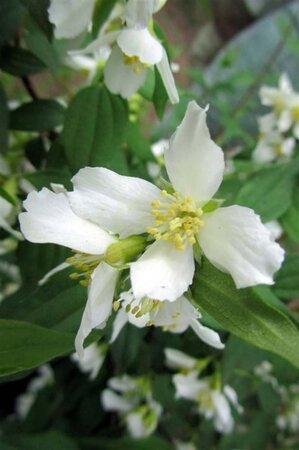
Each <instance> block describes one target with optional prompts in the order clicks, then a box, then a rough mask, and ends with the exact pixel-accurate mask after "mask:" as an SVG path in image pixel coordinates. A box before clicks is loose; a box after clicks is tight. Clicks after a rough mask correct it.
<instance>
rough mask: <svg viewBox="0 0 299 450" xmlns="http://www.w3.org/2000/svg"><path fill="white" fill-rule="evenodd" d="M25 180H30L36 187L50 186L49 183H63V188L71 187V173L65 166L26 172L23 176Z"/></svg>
mask: <svg viewBox="0 0 299 450" xmlns="http://www.w3.org/2000/svg"><path fill="white" fill-rule="evenodd" d="M24 178H26V180H28V181H30V183H32V184H33V186H35V187H36V189H38V190H39V189H42V188H43V187H48V188H50V187H51V183H57V184H63V185H64V187H65V188H67V189H68V188H71V182H70V178H71V174H70V172H69V171H68V170H67V169H66V168H62V169H61V170H58V169H57V170H50V169H49V170H43V171H37V172H32V173H28V174H26V175H25V176H24Z"/></svg>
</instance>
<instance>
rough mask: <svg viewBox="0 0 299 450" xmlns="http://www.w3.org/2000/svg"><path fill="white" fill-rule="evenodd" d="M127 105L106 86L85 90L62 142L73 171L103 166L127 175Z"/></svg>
mask: <svg viewBox="0 0 299 450" xmlns="http://www.w3.org/2000/svg"><path fill="white" fill-rule="evenodd" d="M127 120H128V119H127V107H126V103H125V102H124V101H123V100H122V99H121V98H120V97H119V96H116V95H112V94H110V93H109V92H108V91H107V89H106V88H105V87H103V86H90V87H88V88H85V89H82V90H81V91H80V92H79V93H78V94H77V95H76V96H75V97H74V98H73V100H72V101H71V103H70V106H69V108H68V110H67V112H66V117H65V125H64V130H63V135H62V142H63V145H64V148H65V154H66V158H67V161H68V163H69V166H70V168H71V170H72V171H73V172H76V171H78V170H79V169H80V168H81V167H84V166H87V165H89V166H103V167H107V168H109V169H113V170H116V171H118V172H120V173H127V166H126V160H125V157H124V152H123V149H122V145H123V144H124V141H125V135H126V129H127Z"/></svg>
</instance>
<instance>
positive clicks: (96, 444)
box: [80, 436, 173, 450]
mask: <svg viewBox="0 0 299 450" xmlns="http://www.w3.org/2000/svg"><path fill="white" fill-rule="evenodd" d="M80 444H81V445H82V449H83V450H103V449H105V450H124V449H130V450H153V449H159V450H171V449H172V448H173V446H171V445H170V444H169V443H168V442H166V441H164V440H163V439H161V438H158V437H155V436H150V437H148V438H144V439H133V438H126V437H125V438H122V439H102V438H99V437H97V438H89V439H88V438H87V439H81V441H80Z"/></svg>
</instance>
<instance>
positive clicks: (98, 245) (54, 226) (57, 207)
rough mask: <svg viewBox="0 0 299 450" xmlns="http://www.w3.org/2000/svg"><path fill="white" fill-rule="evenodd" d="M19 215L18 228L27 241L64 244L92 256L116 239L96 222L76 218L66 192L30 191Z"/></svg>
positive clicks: (101, 252)
mask: <svg viewBox="0 0 299 450" xmlns="http://www.w3.org/2000/svg"><path fill="white" fill-rule="evenodd" d="M24 207H25V208H26V210H27V212H24V213H21V214H20V215H19V220H20V225H21V231H22V233H23V234H24V236H25V237H26V239H28V240H29V241H30V242H36V243H46V242H47V243H52V244H59V245H64V246H65V247H69V248H72V249H75V250H78V251H79V252H84V253H89V254H91V255H101V254H103V253H104V252H105V251H106V249H107V247H108V246H109V245H110V244H112V243H113V242H115V239H114V238H113V237H112V236H110V235H109V234H108V233H106V232H105V231H103V230H101V228H99V227H98V226H97V225H95V224H93V223H90V222H87V221H86V220H83V219H82V218H81V217H78V216H77V215H76V214H75V213H74V212H73V210H72V209H71V206H70V203H69V201H68V198H67V196H66V195H65V194H63V193H60V194H55V193H54V192H51V191H50V190H49V189H46V188H44V189H42V190H41V191H40V192H36V191H32V192H31V193H30V194H29V195H28V197H27V199H26V200H25V202H24Z"/></svg>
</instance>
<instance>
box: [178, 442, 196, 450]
mask: <svg viewBox="0 0 299 450" xmlns="http://www.w3.org/2000/svg"><path fill="white" fill-rule="evenodd" d="M174 447H175V450H196V447H195V445H194V444H193V443H192V442H182V441H175V442H174Z"/></svg>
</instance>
